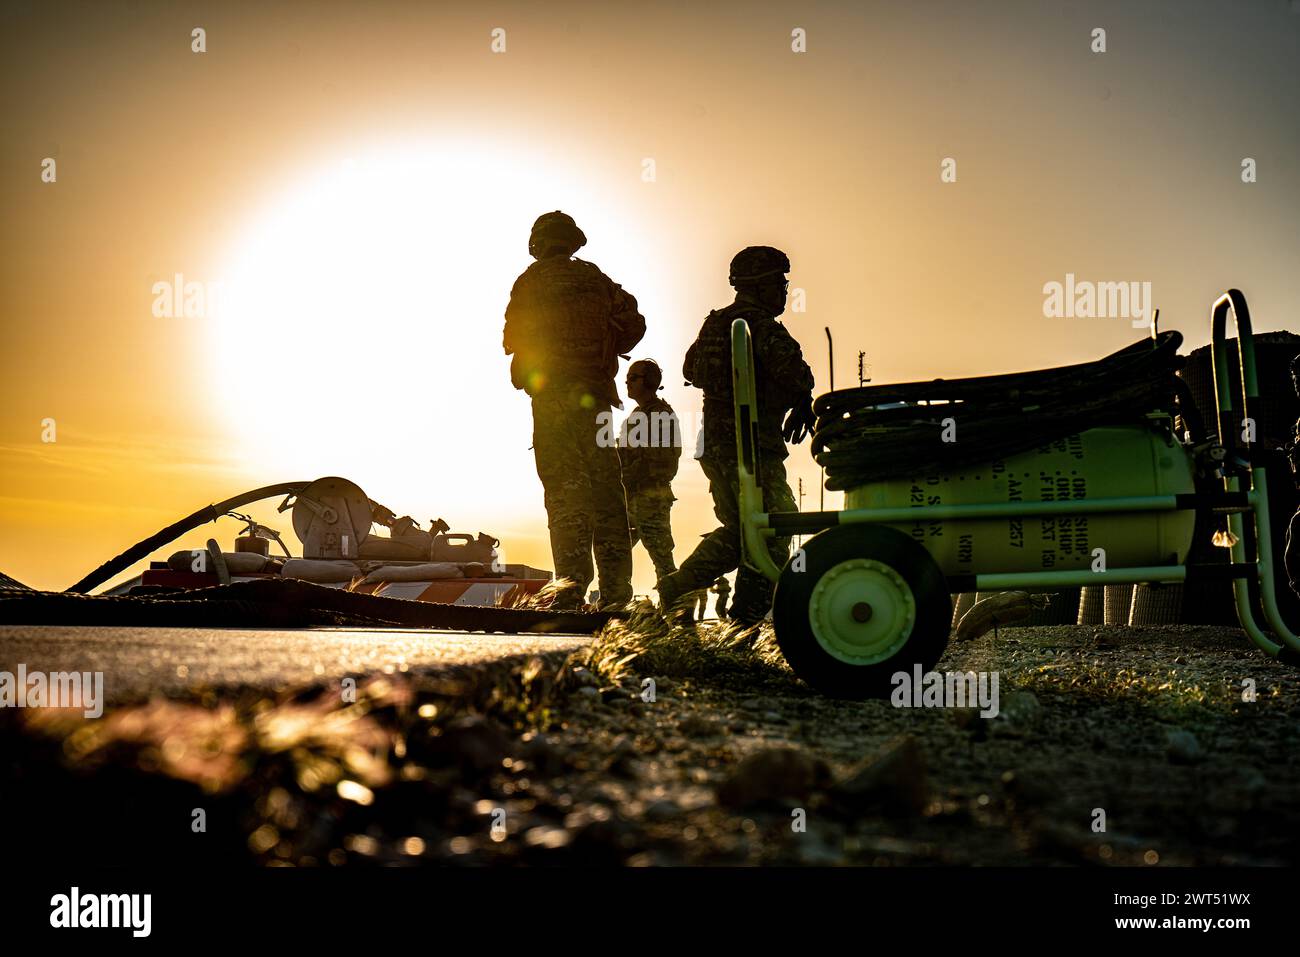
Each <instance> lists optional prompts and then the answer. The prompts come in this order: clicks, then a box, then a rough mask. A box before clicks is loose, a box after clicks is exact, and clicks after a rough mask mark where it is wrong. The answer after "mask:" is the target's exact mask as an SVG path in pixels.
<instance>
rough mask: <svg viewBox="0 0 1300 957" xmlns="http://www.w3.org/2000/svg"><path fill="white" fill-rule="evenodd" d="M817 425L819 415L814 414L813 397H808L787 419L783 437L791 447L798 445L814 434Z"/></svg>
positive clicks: (782, 430)
mask: <svg viewBox="0 0 1300 957" xmlns="http://www.w3.org/2000/svg"><path fill="white" fill-rule="evenodd" d="M816 424H817V415H816V413H814V412H813V407H812V396H808V397H807V398H806V399H804V400H803V401H802V402H800V403H799V404H798V405H796V406H795V407H794V408H793V409H791V410H790V414H789V415H787V416H786V417H785V425H784V426H783V427H782V429H781V435H782V437H783V438H784V439H785V440H786V442H788V443H790V444H791V445H798V444H799V443H800V442H802V441H803V440H804V438H805V437H806V436H808V435H810V434H811V433H812V430H813V427H814V426H815V425H816Z"/></svg>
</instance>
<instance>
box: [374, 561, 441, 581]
mask: <svg viewBox="0 0 1300 957" xmlns="http://www.w3.org/2000/svg"><path fill="white" fill-rule="evenodd" d="M464 577H465V572H464V571H463V570H462V569H461V567H460V566H459V565H457V564H455V563H454V562H424V563H423V564H420V565H381V566H380V567H379V568H376V569H375V570H374V571H372V572H371V573H370V574H369V575H367V576H366V583H367V584H369V583H371V582H427V581H437V580H439V579H444V578H464Z"/></svg>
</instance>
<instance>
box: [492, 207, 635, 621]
mask: <svg viewBox="0 0 1300 957" xmlns="http://www.w3.org/2000/svg"><path fill="white" fill-rule="evenodd" d="M586 242H587V237H586V236H585V235H583V232H582V230H581V229H579V228H578V225H577V223H575V222H574V221H573V218H572V217H570V216H568V215H566V214H565V213H562V212H559V211H558V210H557V211H556V212H553V213H546V214H545V215H543V216H540V217H538V219H537V222H536V223H534V224H533V230H532V235H531V236H530V237H529V239H528V252H529V254H530V255H532V257H533V258H534V259H535V260H536V262H534V263H533V264H532V265H530V266H529V267H528V268H527V269H526V270H524V272H523V275H521V276H520V277H519V278H518V279H517V280H515V285H514V288H513V289H511V291H510V304H509V305H508V306H506V324H505V335H504V338H503V344H504V346H505V352H506V355H512V356H514V358H513V359H512V360H511V363H510V381H511V382H512V383H513V384H514V387H515V388H516V389H522V390H523V391H524V392H525V393H527V394H528V396H529V397H530V398H531V399H532V400H533V453H534V456H535V458H536V461H537V475H538V477H539V478H540V479H541V480H542V490H543V493H544V496H545V502H546V515H547V524H548V526H549V527H550V532H551V555H552V559H553V561H554V564H555V576H556V578H558V579H563V580H564V581H565V584H564V585H562V586H561V587H560V589H559V590H558V591H557V594H556V597H555V603H554V606H553V607H556V608H574V607H577V606H578V605H579V604H581V602H582V597H583V596H584V595H585V594H586V593H587V586H588V585H590V584H591V581H592V578H593V577H594V576H593V568H592V553H593V551H594V552H595V558H596V561H595V571H598V572H599V576H600V577H599V592H600V602H601V607H602V608H611V607H619V606H621V605H623V604H626V603H627V602H628V601H630V600H631V598H632V543H631V539H630V536H629V533H628V521H627V503H626V500H625V498H624V493H623V483H622V481H621V479H620V476H619V462H618V450H617V448H616V447H615V444H614V443H613V442H601V441H598V440H597V437H598V435H600V434H601V433H602V431H607V428H606V429H602V420H606V421H607V420H608V418H609V416H610V409H611V407H613V406H618V407H619V408H622V403H621V402H620V401H619V397H618V389H617V388H616V386H615V384H614V379H615V377H616V376H617V375H618V358H619V355H620V354H622V353H626V352H628V351H629V350H631V348H632V347H633V346H635V345H636V344H637V343H638V342H640V341H641V337H642V336H643V335H645V319H643V318H642V317H641V314H640V313H639V312H638V311H637V305H636V300H635V299H634V298H632V296H630V295H629V294H628V293H626V292H624V291H623V288H622V287H621V286H619V285H618V284H617V283H615V282H613V281H612V280H611V279H610V278H609V277H608V276H606V275H605V274H604V273H603V272H601V271H600V269H598V268H597V267H596V266H594V265H593V264H591V263H589V262H584V261H583V260H581V259H574V258H573V254H574V253H576V252H577V251H578V250H579V249H580V248H581V247H582V246H584V245H585V244H586Z"/></svg>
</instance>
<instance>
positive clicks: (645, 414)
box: [618, 396, 682, 578]
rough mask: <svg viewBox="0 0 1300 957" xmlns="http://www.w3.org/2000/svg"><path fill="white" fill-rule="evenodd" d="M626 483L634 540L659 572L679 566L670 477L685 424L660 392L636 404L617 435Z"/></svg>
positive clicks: (667, 572) (660, 574)
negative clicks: (678, 419)
mask: <svg viewBox="0 0 1300 957" xmlns="http://www.w3.org/2000/svg"><path fill="white" fill-rule="evenodd" d="M618 455H619V459H620V461H621V463H622V467H623V487H624V488H625V489H627V514H628V519H629V520H630V521H631V523H632V544H633V545H635V544H636V543H637V541H638V540H639V541H641V542H643V543H644V544H645V549H646V551H647V552H649V553H650V560H651V561H652V562H654V566H655V577H656V578H663V577H664V576H665V575H671V574H672V573H673V572H674V571H676V570H677V565H676V563H675V562H674V561H673V529H672V522H671V516H672V507H673V502H674V501H676V499H675V498H674V497H673V489H672V481H673V477H674V476H675V475H676V474H677V463H678V461H679V460H680V459H681V457H682V443H681V427H680V425H679V424H678V422H677V415H676V414H675V413H674V412H673V408H672V406H670V405H669V404H668V403H667V402H665V401H664V400H663V399H661V398H659V397H658V396H656V397H655V398H653V399H651V400H650V401H649V402H647V403H645V404H644V405H638V406H637V407H636V409H634V410H633V412H632V414H631V415H630V416H628V419H627V421H626V422H624V423H623V432H622V435H621V436H620V439H619V448H618Z"/></svg>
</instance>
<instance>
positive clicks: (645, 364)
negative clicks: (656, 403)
mask: <svg viewBox="0 0 1300 957" xmlns="http://www.w3.org/2000/svg"><path fill="white" fill-rule="evenodd" d="M627 374H628V375H640V376H641V377H642V378H644V379H645V381H646V385H648V386H650V388H652V389H656V390H657V389H658V388H659V387H660V386H661V385H662V384H663V381H664V370H663V369H661V368H659V363H657V362H655V361H654V360H653V359H638V360H636V362H634V363H632V364H631V365H630V366H628V367H627Z"/></svg>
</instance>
